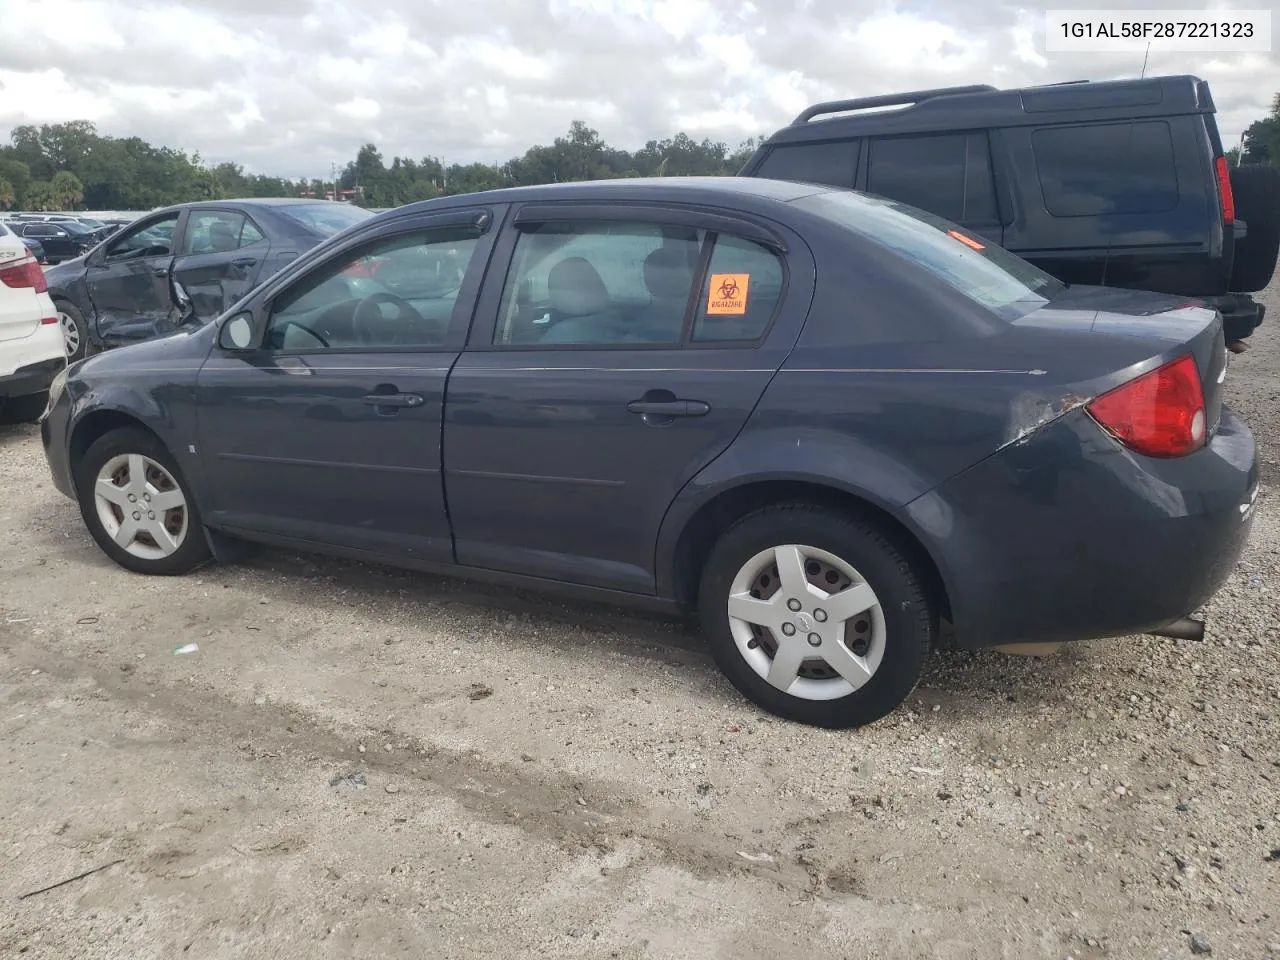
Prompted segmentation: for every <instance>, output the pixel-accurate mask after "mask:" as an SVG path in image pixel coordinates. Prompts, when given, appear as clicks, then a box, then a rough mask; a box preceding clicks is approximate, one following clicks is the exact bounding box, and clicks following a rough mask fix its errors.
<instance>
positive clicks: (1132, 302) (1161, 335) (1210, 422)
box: [1014, 286, 1228, 435]
mask: <svg viewBox="0 0 1280 960" xmlns="http://www.w3.org/2000/svg"><path fill="white" fill-rule="evenodd" d="M1014 326H1015V327H1016V328H1018V329H1020V330H1022V331H1024V332H1025V333H1024V335H1027V336H1032V337H1034V336H1036V335H1037V334H1039V335H1041V336H1048V337H1051V338H1053V339H1054V340H1055V341H1057V340H1059V335H1063V337H1065V338H1066V339H1065V340H1064V341H1063V342H1061V343H1059V344H1058V346H1059V350H1057V351H1055V352H1056V354H1057V356H1059V357H1061V358H1062V359H1063V361H1064V364H1063V369H1062V372H1063V373H1066V372H1067V371H1072V373H1071V374H1070V376H1072V377H1073V378H1074V383H1073V386H1074V387H1075V389H1076V391H1077V392H1079V393H1081V394H1084V395H1092V396H1097V395H1099V394H1102V393H1105V392H1107V391H1108V390H1111V389H1113V388H1114V387H1117V386H1119V385H1120V384H1122V383H1126V382H1128V381H1129V380H1132V379H1134V378H1136V377H1138V376H1141V375H1142V374H1144V373H1146V372H1148V371H1150V370H1153V369H1155V368H1156V367H1159V366H1162V365H1163V364H1165V363H1168V362H1170V361H1172V360H1175V359H1177V358H1178V357H1180V356H1182V355H1184V354H1190V355H1191V356H1192V357H1194V358H1195V362H1196V368H1197V370H1198V371H1199V373H1200V383H1201V387H1202V389H1203V391H1204V402H1205V411H1204V412H1205V421H1206V424H1207V426H1208V432H1209V434H1210V435H1212V433H1213V431H1214V430H1215V429H1216V428H1217V425H1218V419H1219V417H1220V416H1221V413H1222V401H1223V394H1224V391H1225V386H1224V385H1225V382H1226V376H1227V356H1228V354H1227V349H1226V339H1225V337H1224V335H1223V330H1222V317H1221V315H1220V314H1219V313H1218V311H1217V310H1214V309H1212V308H1210V307H1206V306H1204V305H1203V304H1202V303H1198V302H1195V301H1192V300H1189V299H1188V298H1186V297H1174V296H1168V295H1166V294H1159V293H1147V292H1144V291H1139V290H1120V289H1116V288H1112V287H1085V286H1079V287H1069V288H1068V289H1067V290H1065V291H1063V292H1062V293H1061V294H1060V295H1059V296H1057V297H1055V298H1054V299H1053V300H1052V301H1051V302H1050V303H1048V304H1046V305H1045V306H1044V307H1041V308H1040V309H1038V310H1035V311H1033V312H1031V313H1029V314H1027V315H1026V316H1024V317H1022V318H1021V319H1019V320H1018V321H1016V322H1015V324H1014ZM1081 334H1084V335H1085V336H1080V335H1081ZM1067 341H1074V342H1075V343H1076V344H1079V348H1080V349H1079V352H1080V353H1081V355H1082V357H1083V356H1084V355H1087V356H1089V357H1090V358H1092V361H1093V362H1092V363H1091V364H1090V365H1089V366H1092V368H1093V369H1092V370H1090V369H1088V367H1085V366H1077V365H1076V364H1075V363H1073V362H1072V360H1073V359H1074V354H1075V352H1076V351H1074V350H1072V349H1071V348H1070V346H1069V345H1068V342H1067ZM1055 379H1057V378H1055ZM1059 382H1061V381H1059Z"/></svg>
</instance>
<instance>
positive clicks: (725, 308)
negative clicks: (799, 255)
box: [693, 234, 782, 343]
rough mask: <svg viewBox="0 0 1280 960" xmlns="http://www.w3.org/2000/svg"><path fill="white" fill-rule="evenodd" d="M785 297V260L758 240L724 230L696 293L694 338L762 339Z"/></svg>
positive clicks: (717, 240)
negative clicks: (743, 237) (783, 289)
mask: <svg viewBox="0 0 1280 960" xmlns="http://www.w3.org/2000/svg"><path fill="white" fill-rule="evenodd" d="M781 298H782V261H780V260H779V259H778V258H777V256H776V255H775V254H773V253H771V252H769V251H768V250H766V249H765V248H764V247H762V246H760V245H759V244H758V243H753V242H752V241H750V240H744V239H742V238H741V237H734V236H730V235H728V234H720V235H719V236H718V237H716V241H715V247H714V248H713V249H712V251H711V265H710V267H709V268H708V269H707V278H706V279H705V280H704V281H703V283H702V295H701V296H700V297H699V298H698V304H697V307H696V310H697V312H696V313H695V314H694V322H693V340H694V342H695V343H698V342H704V343H705V342H716V341H746V340H758V339H759V338H760V337H761V336H762V335H763V334H764V331H765V328H766V327H768V326H769V320H770V318H771V317H772V316H773V311H774V309H775V308H776V307H777V306H778V301H779V300H780V299H781Z"/></svg>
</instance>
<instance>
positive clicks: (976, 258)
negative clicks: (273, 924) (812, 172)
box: [792, 191, 1064, 320]
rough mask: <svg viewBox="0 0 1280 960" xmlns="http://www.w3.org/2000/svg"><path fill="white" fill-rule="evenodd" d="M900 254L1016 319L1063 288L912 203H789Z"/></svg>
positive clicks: (846, 197)
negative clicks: (910, 204)
mask: <svg viewBox="0 0 1280 960" xmlns="http://www.w3.org/2000/svg"><path fill="white" fill-rule="evenodd" d="M792 203H793V205H794V206H795V207H796V208H798V209H801V210H807V211H809V212H810V213H814V214H817V215H818V216H821V217H825V218H827V219H828V220H832V221H835V222H836V223H839V224H841V225H842V226H845V227H847V228H849V229H850V230H852V231H854V232H855V233H858V234H860V235H862V236H864V237H866V238H867V239H868V240H870V241H872V242H873V243H877V244H880V245H881V246H883V247H887V248H888V249H890V250H893V251H895V252H896V253H899V254H901V255H902V256H903V257H905V258H906V259H907V260H909V261H911V262H912V263H915V264H917V265H918V266H920V267H923V268H924V269H925V270H928V271H929V272H930V273H932V274H933V275H934V276H936V277H938V278H939V279H941V280H942V281H943V282H944V283H946V284H947V285H949V286H950V287H952V288H953V289H955V290H956V292H958V293H960V294H963V295H964V296H966V297H968V298H969V299H970V300H973V301H974V302H976V303H978V304H981V305H982V306H984V307H986V308H987V309H989V310H991V311H992V312H993V313H995V314H996V315H997V316H999V317H1003V318H1004V319H1006V320H1016V319H1017V318H1018V317H1021V316H1025V315H1026V314H1028V313H1030V312H1031V311H1032V310H1035V309H1036V308H1037V307H1040V306H1043V305H1044V304H1045V303H1048V302H1049V300H1051V299H1052V298H1053V297H1055V296H1056V295H1057V294H1058V293H1059V292H1061V291H1062V290H1063V289H1064V286H1063V284H1062V282H1061V281H1060V280H1056V279H1055V278H1053V277H1051V276H1050V275H1049V274H1047V273H1045V272H1044V271H1043V270H1041V269H1040V268H1039V267H1035V266H1032V265H1031V264H1030V263H1028V262H1027V261H1025V260H1023V259H1022V258H1021V257H1019V256H1017V255H1015V254H1012V253H1010V252H1009V251H1008V250H1005V249H1004V248H1003V247H998V246H995V245H994V244H992V243H989V242H987V241H986V240H983V239H980V238H978V237H972V236H970V235H969V234H967V233H965V232H963V231H962V230H960V229H959V228H957V227H956V225H955V224H953V223H951V222H949V221H947V220H944V219H942V218H941V217H938V216H935V215H934V214H932V213H927V212H926V211H924V210H920V209H917V208H916V207H912V206H908V205H907V204H905V203H900V202H898V201H894V200H886V199H882V198H880V197H869V196H866V195H865V194H859V193H853V192H849V193H845V192H843V191H840V192H830V193H820V194H814V195H812V196H808V197H801V198H800V199H799V200H794V201H792Z"/></svg>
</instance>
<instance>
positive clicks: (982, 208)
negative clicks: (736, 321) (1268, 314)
mask: <svg viewBox="0 0 1280 960" xmlns="http://www.w3.org/2000/svg"><path fill="white" fill-rule="evenodd" d="M885 108H896V109H885ZM852 111H871V112H863V113H852V115H850V114H851V112H852ZM836 114H844V115H843V116H835V115H836ZM818 118H824V119H818ZM739 175H740V176H749V177H769V178H773V179H777V180H797V181H802V182H811V183H822V184H830V185H835V186H843V187H853V188H856V189H858V190H865V191H867V192H869V193H875V194H879V195H880V196H883V197H887V198H889V199H893V200H900V201H902V202H904V203H909V204H912V205H913V206H916V207H920V208H922V209H924V210H927V211H929V212H931V213H935V214H937V215H939V216H942V217H946V218H947V219H949V220H953V221H955V222H956V223H958V224H961V225H963V226H965V227H967V228H968V229H969V230H971V231H973V232H975V233H980V234H983V235H985V236H986V237H988V238H990V239H991V240H993V241H995V242H996V243H999V244H1001V245H1002V246H1004V247H1006V248H1007V249H1009V250H1012V251H1013V252H1015V253H1017V254H1019V255H1021V256H1022V257H1024V258H1026V259H1028V260H1030V261H1031V262H1032V263H1034V264H1036V265H1037V266H1039V267H1041V268H1042V269H1044V270H1045V271H1047V272H1049V273H1051V274H1053V275H1054V276H1056V277H1057V278H1058V279H1060V280H1062V281H1064V282H1066V283H1068V284H1095V285H1101V286H1109V287H1125V288H1130V289H1140V290H1154V291H1158V292H1162V293H1169V294H1173V295H1175V296H1186V297H1194V298H1197V299H1202V300H1204V301H1206V302H1207V303H1209V304H1210V305H1212V306H1213V307H1215V308H1217V309H1218V310H1219V311H1220V312H1221V314H1222V316H1223V322H1224V326H1225V328H1226V333H1227V339H1228V340H1230V341H1238V340H1241V339H1242V338H1244V337H1247V336H1249V335H1250V334H1251V333H1252V332H1253V330H1254V328H1255V327H1256V326H1257V325H1258V324H1259V323H1261V322H1262V316H1263V312H1264V307H1263V306H1262V305H1261V304H1258V303H1255V302H1254V300H1253V298H1252V297H1250V296H1249V294H1250V293H1253V292H1255V291H1257V290H1261V289H1262V288H1263V287H1265V286H1266V285H1267V284H1268V283H1269V282H1270V280H1271V277H1272V274H1273V273H1274V272H1275V266H1276V255H1277V248H1278V247H1280V170H1277V169H1276V168H1274V167H1264V166H1245V167H1237V168H1234V169H1229V167H1228V164H1227V161H1226V158H1225V156H1224V153H1223V149H1222V141H1221V138H1220V137H1219V135H1218V126H1217V123H1216V122H1215V120H1214V105H1213V99H1212V97H1211V96H1210V94H1209V85H1208V84H1207V83H1205V81H1203V80H1200V79H1198V78H1197V77H1191V76H1176V77H1153V78H1148V79H1143V80H1116V81H1107V82H1085V81H1077V82H1072V83H1064V84H1054V85H1051V86H1041V87H1028V88H1026V89H1022V90H998V89H996V88H995V87H992V86H986V85H981V86H967V87H951V88H946V89H941V90H922V91H916V92H914V93H903V94H897V95H890V96H881V97H866V98H863V99H857V100H838V101H831V102H827V103H819V104H816V105H814V106H812V107H809V108H808V109H806V110H805V111H803V112H802V113H801V114H800V115H799V116H798V117H796V119H795V120H794V121H793V122H792V123H791V125H790V126H788V127H785V128H783V129H782V130H779V131H778V132H777V133H775V134H774V135H773V136H772V137H770V138H769V139H768V140H766V141H765V143H764V144H763V145H761V147H760V149H759V150H757V151H756V153H755V154H754V155H753V156H752V158H751V159H750V160H749V161H748V162H747V164H746V166H744V167H743V168H742V170H741V171H740V173H739ZM1235 346H1236V348H1237V349H1242V347H1241V346H1240V345H1239V344H1236V345H1235Z"/></svg>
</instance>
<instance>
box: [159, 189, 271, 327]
mask: <svg viewBox="0 0 1280 960" xmlns="http://www.w3.org/2000/svg"><path fill="white" fill-rule="evenodd" d="M270 252H271V244H270V243H269V242H268V241H267V237H266V236H265V234H264V233H263V232H262V231H261V230H260V229H259V228H258V226H257V224H255V223H254V222H253V221H252V220H251V219H249V217H247V216H246V215H245V214H243V213H241V212H239V211H236V210H226V209H216V208H209V209H204V208H197V209H194V210H191V211H190V212H189V213H188V214H187V222H186V227H185V228H184V230H183V237H182V245H181V247H179V249H178V255H177V258H176V259H175V260H174V261H173V291H174V296H175V298H176V301H177V302H176V303H175V307H176V308H177V311H178V316H176V317H175V320H176V322H178V323H184V322H185V323H192V322H194V323H198V324H205V323H208V322H209V321H210V320H212V319H214V318H215V317H218V316H220V315H221V314H222V313H223V312H224V311H226V310H227V309H228V308H229V307H230V306H231V305H232V304H233V303H236V302H237V301H238V300H240V298H241V297H243V296H244V295H245V294H246V293H248V292H249V291H250V290H251V289H252V288H253V285H254V284H255V283H256V282H257V280H258V274H259V272H260V271H261V270H262V262H263V260H265V259H266V256H267V254H268V253H270Z"/></svg>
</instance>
